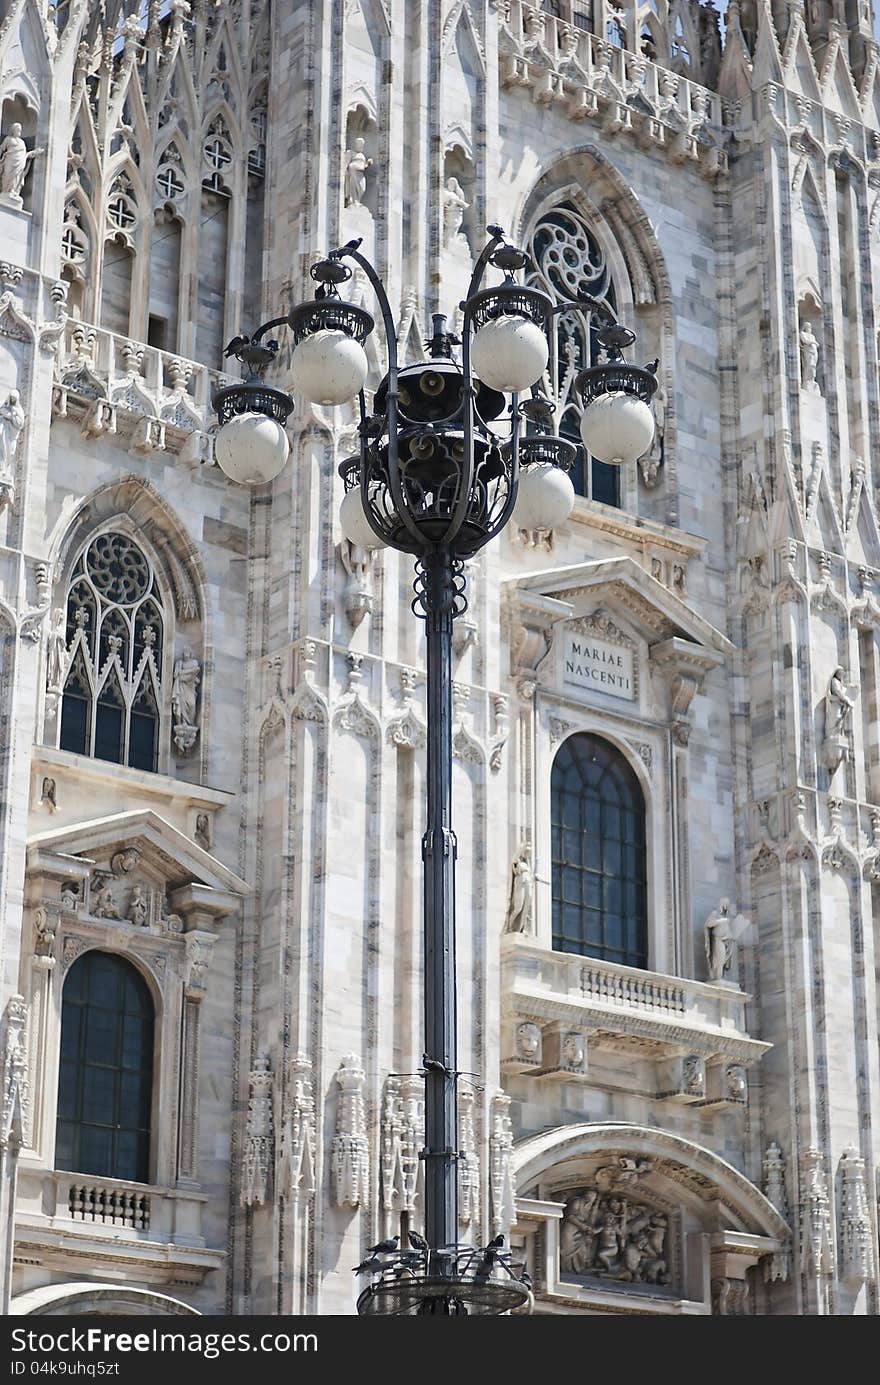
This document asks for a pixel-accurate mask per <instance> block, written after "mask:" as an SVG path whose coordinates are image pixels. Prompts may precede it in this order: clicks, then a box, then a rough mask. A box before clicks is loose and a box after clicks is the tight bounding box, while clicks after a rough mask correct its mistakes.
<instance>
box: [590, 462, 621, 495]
mask: <svg viewBox="0 0 880 1385" xmlns="http://www.w3.org/2000/svg"><path fill="white" fill-rule="evenodd" d="M590 467H591V469H592V475H593V499H594V500H601V502H602V504H603V505H614V506H616V507H618V508H619V506H620V499H619V490H618V477H619V472H618V468H617V467H616V466H608V465H607V464H606V463H605V462H598V461H597V460H596V458H595V457H592V458H591V459H590Z"/></svg>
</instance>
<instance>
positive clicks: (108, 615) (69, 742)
mask: <svg viewBox="0 0 880 1385" xmlns="http://www.w3.org/2000/svg"><path fill="white" fill-rule="evenodd" d="M165 635H166V619H165V611H164V605H163V601H162V596H161V593H160V590H159V587H158V585H157V582H156V577H155V573H154V572H153V568H152V565H151V564H150V562H149V559H148V558H147V556H146V554H145V553H144V552H143V551H142V549H141V548H139V547H138V545H137V544H136V543H135V542H134V540H133V539H131V538H129V537H128V535H127V534H122V533H118V532H110V533H103V534H98V535H97V536H96V537H95V538H93V539H91V540H90V542H89V543H88V544H87V545H86V547H85V548H84V549H83V551H82V553H81V554H80V556H79V558H78V560H77V562H76V564H75V565H74V569H73V576H72V578H71V582H70V587H69V590H68V595H67V609H66V653H67V677H66V680H65V683H64V695H63V699H62V707H61V736H60V745H61V749H62V750H71V751H74V752H75V753H77V754H80V755H91V756H94V758H95V759H98V760H111V761H113V762H114V763H116V764H124V765H131V766H132V768H134V769H146V770H155V769H156V767H157V761H158V753H159V744H160V735H159V731H160V723H161V712H160V709H161V708H162V674H163V670H162V661H163V651H164V647H165Z"/></svg>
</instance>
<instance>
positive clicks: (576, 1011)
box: [501, 934, 769, 1109]
mask: <svg viewBox="0 0 880 1385" xmlns="http://www.w3.org/2000/svg"><path fill="white" fill-rule="evenodd" d="M501 974H502V981H501V985H502V997H503V1016H504V1020H503V1039H502V1064H501V1065H502V1070H503V1071H505V1072H506V1073H508V1074H510V1075H530V1076H534V1077H541V1078H555V1079H559V1080H566V1081H575V1080H583V1081H589V1080H590V1074H591V1069H592V1067H593V1064H594V1062H596V1061H602V1062H604V1063H605V1064H606V1065H607V1064H608V1063H611V1065H612V1066H615V1065H616V1066H618V1067H620V1066H621V1064H620V1062H619V1058H616V1057H615V1055H620V1056H622V1057H623V1058H624V1060H625V1063H624V1066H628V1067H629V1069H630V1070H631V1071H632V1072H633V1073H635V1070H636V1067H639V1076H638V1082H639V1089H640V1090H642V1091H645V1087H646V1084H647V1087H648V1090H649V1092H650V1094H651V1095H654V1096H656V1097H658V1098H664V1099H668V1100H674V1101H678V1102H682V1103H688V1104H693V1105H697V1106H701V1107H703V1108H717V1109H722V1108H725V1107H735V1106H740V1105H744V1104H745V1101H746V1093H747V1079H746V1075H745V1074H746V1069H748V1068H749V1067H751V1066H753V1065H754V1064H755V1063H756V1062H758V1061H759V1060H760V1058H761V1057H762V1055H763V1054H764V1053H765V1052H766V1051H767V1049H768V1048H769V1045H768V1044H765V1043H762V1042H760V1041H759V1040H757V1039H753V1038H752V1037H751V1036H750V1035H749V1033H748V1031H747V1028H746V1006H747V1004H748V1002H749V999H750V997H749V996H748V995H747V993H746V992H745V991H742V990H741V989H740V988H739V987H738V986H736V985H733V984H730V983H727V982H720V983H716V982H705V981H693V980H690V979H688V978H685V977H677V976H665V975H662V974H661V973H659V972H651V971H642V970H639V969H637V968H635V967H628V966H622V965H619V964H617V963H614V962H607V961H600V960H598V959H596V958H592V957H583V956H578V955H573V954H569V953H564V952H554V951H552V950H551V949H550V948H547V947H543V946H541V945H540V944H539V943H537V942H536V941H535V940H534V939H533V938H530V937H528V936H525V935H523V934H507V935H505V937H504V938H503V940H502V953H501Z"/></svg>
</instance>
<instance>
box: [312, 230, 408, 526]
mask: <svg viewBox="0 0 880 1385" xmlns="http://www.w3.org/2000/svg"><path fill="white" fill-rule="evenodd" d="M327 258H328V259H329V260H346V259H347V260H354V262H355V264H358V265H360V267H361V269H362V270H363V271H364V273H365V274H366V276H367V278H368V279H369V281H370V284H371V285H372V288H373V292H374V293H375V295H376V301H377V302H378V304H379V311H380V313H381V314H382V326H383V328H384V330H385V340H386V343H387V346H388V390H387V393H386V396H385V407H386V425H387V428H388V484H389V487H390V489H391V498H392V500H393V501H394V508H395V510H396V512H397V514H398V516H399V517H400V519H402V520H403V523H404V525H405V527H406V530H407V532H408V533H409V535H410V537H411V538H413V539H415V540H416V542H417V543H418V544H419V545H420V546H422V545H423V543H424V539H423V536H422V534H421V532H420V530H419V527H418V525H417V524H416V523H415V522H414V521H413V520H412V519H411V517H410V514H409V508H408V506H407V505H406V503H405V501H404V497H403V488H402V486H401V484H400V463H399V460H398V456H397V371H398V365H397V328H396V326H395V324H394V316H393V314H392V312H391V304H390V303H389V302H388V295H387V293H386V292H385V285H384V284H383V283H382V280H381V279H380V278H379V275H378V274H377V273H376V271H375V269H374V268H373V266H372V264H371V263H370V261H369V260H368V259H367V258H366V256H365V255H362V254H361V253H360V251H359V250H358V248H357V245H356V244H354V245H341V246H339V248H338V249H336V250H331V251H330V254H329V255H328V256H327ZM360 410H361V422H362V423H363V422H365V421H366V404H365V401H364V392H363V390H361V392H360ZM367 445H368V444H367V438H366V436H365V434H364V433H363V432H362V433H361V486H362V487H363V485H364V482H365V481H366V479H367ZM364 514H365V515H366V517H367V522H368V523H369V525H370V528H371V529H372V530H373V532H374V534H376V536H377V537H378V538H382V535H381V534H380V533H379V531H378V529H376V527H375V525H374V524H373V523H372V520H371V518H370V511H369V507H368V506H365V507H364Z"/></svg>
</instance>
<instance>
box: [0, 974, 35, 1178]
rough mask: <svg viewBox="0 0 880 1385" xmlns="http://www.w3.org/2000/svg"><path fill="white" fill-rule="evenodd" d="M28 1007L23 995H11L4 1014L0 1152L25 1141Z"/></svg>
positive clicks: (27, 1088)
mask: <svg viewBox="0 0 880 1385" xmlns="http://www.w3.org/2000/svg"><path fill="white" fill-rule="evenodd" d="M27 1022H28V1007H27V1004H26V1003H25V999H24V996H20V995H13V996H10V997H9V1000H8V1001H7V1002H6V1012H5V1014H4V1016H3V1049H2V1054H3V1058H2V1062H3V1109H2V1112H0V1153H2V1154H6V1153H7V1152H8V1151H9V1150H10V1148H11V1147H13V1146H14V1147H15V1149H16V1150H17V1149H18V1148H19V1147H20V1146H21V1145H24V1144H27V1142H28V1137H29V1133H30V1081H29V1077H28V1063H27V1032H26V1031H27Z"/></svg>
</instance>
